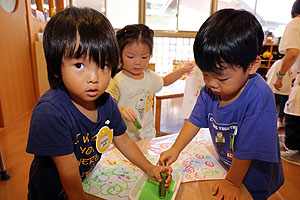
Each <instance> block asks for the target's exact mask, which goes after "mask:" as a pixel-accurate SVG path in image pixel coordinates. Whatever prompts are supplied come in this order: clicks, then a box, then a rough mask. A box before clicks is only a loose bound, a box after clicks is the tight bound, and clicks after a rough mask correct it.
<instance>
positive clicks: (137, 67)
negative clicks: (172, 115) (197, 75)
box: [107, 24, 195, 141]
mask: <svg viewBox="0 0 300 200" xmlns="http://www.w3.org/2000/svg"><path fill="white" fill-rule="evenodd" d="M153 36H154V32H153V30H151V29H150V28H149V27H148V26H146V25H144V24H133V25H127V26H125V27H124V28H123V29H121V30H119V31H118V32H117V39H118V43H119V48H120V58H121V64H122V70H121V71H120V72H119V73H118V74H117V75H116V76H115V77H114V78H113V79H112V80H111V81H110V84H109V86H108V88H107V92H109V93H110V95H111V96H112V97H113V98H114V99H115V100H116V102H117V103H118V106H119V109H120V111H121V114H122V117H123V119H124V121H125V122H126V125H127V133H128V135H129V136H130V137H131V138H132V139H133V140H135V141H138V140H146V139H151V138H154V137H155V136H156V131H155V126H154V118H153V111H152V105H153V100H154V94H155V93H156V92H159V91H160V90H161V89H162V87H163V86H168V85H170V84H172V83H173V82H175V81H176V80H177V79H179V78H180V77H182V75H184V74H185V73H186V72H188V71H190V70H192V69H193V67H194V66H195V64H193V63H189V64H186V65H184V66H182V67H181V68H179V69H178V70H176V71H174V72H172V73H170V74H168V75H167V76H165V77H161V76H159V75H158V74H156V73H155V72H153V71H151V70H150V69H148V68H147V67H148V64H149V60H150V56H151V55H152V49H153ZM136 119H137V120H138V121H139V122H140V125H141V128H140V127H139V128H137V127H136V126H135V125H134V123H133V122H134V121H135V120H136Z"/></svg>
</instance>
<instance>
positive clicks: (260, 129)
mask: <svg viewBox="0 0 300 200" xmlns="http://www.w3.org/2000/svg"><path fill="white" fill-rule="evenodd" d="M263 38H264V34H263V31H262V27H261V25H260V23H259V22H258V21H257V19H256V18H255V17H254V16H253V15H252V14H251V13H249V12H247V11H244V10H234V9H223V10H220V11H218V12H216V13H214V14H213V15H211V16H210V17H209V18H208V19H207V20H206V21H205V22H204V24H203V25H202V26H201V28H200V30H199V31H198V33H197V35H196V38H195V43H194V56H195V61H196V63H197V65H198V66H199V68H200V70H201V71H202V73H203V78H204V82H205V84H206V85H205V86H204V87H203V88H202V90H201V92H200V95H199V97H198V99H197V102H196V105H195V106H194V109H193V112H192V114H191V116H190V118H189V121H188V122H187V123H186V124H185V125H184V127H183V128H182V130H181V132H180V134H179V136H178V138H177V139H176V141H175V143H174V144H173V146H172V147H171V149H169V150H167V151H165V152H163V153H162V154H161V156H160V160H159V162H160V163H163V162H164V161H165V160H167V165H170V164H171V163H173V162H174V161H175V160H176V159H177V158H178V155H179V154H180V152H181V151H182V150H183V148H184V147H185V146H186V145H188V143H189V142H190V141H191V140H192V139H193V137H195V135H196V134H197V133H198V131H199V129H200V128H209V130H210V133H211V136H212V140H213V144H214V146H215V150H216V152H217V154H218V156H219V158H220V159H221V161H222V162H223V163H224V164H225V165H226V166H227V167H228V168H229V171H228V174H227V176H226V178H225V179H224V180H220V181H218V182H217V183H216V184H215V186H214V187H213V189H212V195H214V196H216V199H224V200H228V199H239V198H240V186H241V185H242V183H244V185H245V186H246V187H247V189H248V191H249V192H250V193H251V195H252V197H253V198H254V199H267V198H268V197H269V196H270V195H271V194H273V193H274V192H276V191H277V190H278V189H279V188H280V187H281V185H282V184H283V182H284V175H283V170H282V165H281V160H280V148H279V142H278V133H277V127H276V121H277V117H276V107H275V100H274V95H273V92H272V90H271V88H270V87H269V86H268V85H267V83H266V82H265V81H264V80H263V78H262V77H261V76H260V75H259V74H257V73H256V70H257V69H258V68H259V67H260V63H261V58H260V57H259V53H260V51H261V48H262V43H263Z"/></svg>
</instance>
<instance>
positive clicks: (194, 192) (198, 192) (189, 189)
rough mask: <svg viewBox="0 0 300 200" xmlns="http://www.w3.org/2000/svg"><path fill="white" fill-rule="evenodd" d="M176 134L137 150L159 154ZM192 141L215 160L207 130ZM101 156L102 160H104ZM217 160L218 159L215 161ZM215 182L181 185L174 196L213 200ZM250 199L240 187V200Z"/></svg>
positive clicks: (146, 142) (141, 143) (143, 144)
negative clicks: (161, 148)
mask: <svg viewBox="0 0 300 200" xmlns="http://www.w3.org/2000/svg"><path fill="white" fill-rule="evenodd" d="M177 136H178V134H171V135H167V136H162V137H158V138H154V139H151V140H144V141H139V142H137V144H138V146H139V148H140V149H141V150H142V151H143V153H145V154H148V153H149V152H151V153H152V154H153V153H154V154H158V155H159V154H160V153H161V152H160V149H159V148H158V146H159V144H163V143H170V142H172V143H173V142H174V141H175V140H176V138H177ZM194 141H201V142H202V143H203V145H205V147H206V148H207V149H208V151H209V152H210V153H211V154H212V155H213V156H214V157H215V158H217V153H216V152H215V150H214V147H213V145H212V142H211V138H210V135H209V130H208V129H201V130H200V131H199V133H198V134H197V136H196V137H195V138H194ZM104 158H105V156H103V158H102V159H104ZM217 160H218V159H217ZM216 182H217V180H198V181H193V182H187V183H181V185H180V187H179V190H178V192H177V195H176V198H175V199H176V200H210V199H214V198H213V196H212V195H211V189H212V187H213V186H214V184H215V183H216ZM88 196H89V198H90V199H95V200H97V199H98V200H99V199H102V198H99V197H95V196H92V195H88ZM251 199H252V197H251V195H250V193H249V192H248V191H247V189H246V187H245V186H244V185H242V186H241V200H251Z"/></svg>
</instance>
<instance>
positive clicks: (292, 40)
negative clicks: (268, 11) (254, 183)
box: [274, 0, 300, 164]
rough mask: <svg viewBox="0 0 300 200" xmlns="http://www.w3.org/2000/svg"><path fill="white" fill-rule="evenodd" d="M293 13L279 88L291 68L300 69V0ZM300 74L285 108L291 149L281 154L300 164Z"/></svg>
mask: <svg viewBox="0 0 300 200" xmlns="http://www.w3.org/2000/svg"><path fill="white" fill-rule="evenodd" d="M291 14H292V18H293V19H292V21H291V22H289V23H288V24H287V26H286V28H285V30H284V33H283V36H282V38H281V41H280V44H279V52H280V53H282V54H285V56H284V58H283V61H282V65H281V67H280V69H279V70H278V72H277V79H276V81H275V83H274V87H275V88H276V89H277V90H281V88H282V87H283V84H284V83H283V77H284V76H286V73H287V72H288V70H289V69H291V68H292V69H294V70H299V69H300V62H299V61H300V55H299V53H300V0H296V1H295V2H294V4H293V7H292V12H291ZM299 76H300V75H299V74H298V75H297V77H296V81H295V83H294V86H293V88H292V91H291V93H290V96H289V99H288V101H287V103H286V108H285V114H286V115H285V145H286V147H287V148H288V149H290V150H289V151H285V152H282V154H281V155H282V158H283V159H284V160H286V161H289V162H292V163H296V164H300V153H299V152H300V151H299V150H300V109H299V107H300V101H299V99H298V98H299V97H298V96H299V95H300V87H299V86H298V83H299Z"/></svg>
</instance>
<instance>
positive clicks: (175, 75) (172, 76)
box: [163, 62, 196, 86]
mask: <svg viewBox="0 0 300 200" xmlns="http://www.w3.org/2000/svg"><path fill="white" fill-rule="evenodd" d="M182 65H183V67H181V68H179V69H178V70H176V71H174V72H172V73H170V74H168V75H167V76H165V77H163V79H164V86H168V85H171V84H172V83H174V82H175V81H176V80H177V79H179V78H180V77H182V76H183V74H185V73H187V72H188V71H191V70H192V69H193V68H194V67H195V66H196V65H195V62H189V63H187V64H182Z"/></svg>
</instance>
